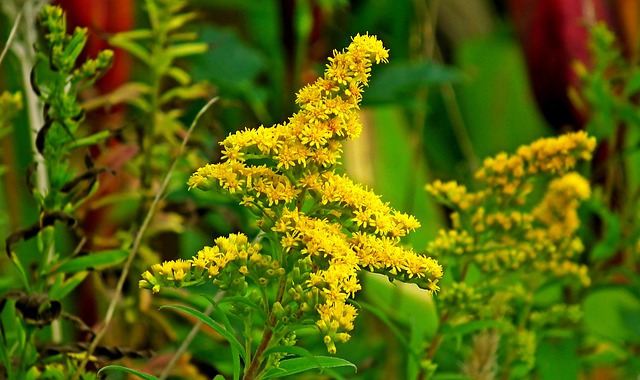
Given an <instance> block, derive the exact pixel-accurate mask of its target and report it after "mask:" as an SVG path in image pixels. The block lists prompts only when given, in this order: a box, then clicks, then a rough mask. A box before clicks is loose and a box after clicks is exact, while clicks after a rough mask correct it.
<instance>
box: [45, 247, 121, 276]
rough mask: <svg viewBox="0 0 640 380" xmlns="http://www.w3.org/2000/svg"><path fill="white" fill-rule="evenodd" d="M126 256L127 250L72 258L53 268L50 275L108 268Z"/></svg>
mask: <svg viewBox="0 0 640 380" xmlns="http://www.w3.org/2000/svg"><path fill="white" fill-rule="evenodd" d="M128 254H129V252H128V251H127V250H124V249H114V250H109V251H102V252H97V253H91V254H88V255H85V256H79V257H74V258H71V259H69V260H67V261H63V262H62V263H61V264H60V265H58V266H55V267H54V268H53V270H52V271H51V273H75V272H80V271H83V270H87V269H103V268H108V267H111V266H114V265H116V264H119V263H121V262H122V261H124V259H126V258H127V255H128Z"/></svg>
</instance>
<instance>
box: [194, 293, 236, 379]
mask: <svg viewBox="0 0 640 380" xmlns="http://www.w3.org/2000/svg"><path fill="white" fill-rule="evenodd" d="M202 296H203V297H204V298H206V299H207V301H209V303H211V305H212V306H213V307H214V313H215V314H216V316H217V317H218V319H220V320H221V321H222V324H223V325H224V328H225V330H226V331H227V332H228V333H229V335H230V336H231V337H234V339H235V336H234V331H233V327H231V322H230V321H229V318H227V315H226V314H225V313H224V311H223V310H222V309H220V306H219V304H218V302H216V301H215V300H214V299H213V298H211V297H209V296H207V295H202ZM238 343H239V342H238ZM231 358H232V360H233V378H234V380H236V379H239V378H240V356H239V350H238V348H237V347H235V346H234V345H233V344H232V345H231Z"/></svg>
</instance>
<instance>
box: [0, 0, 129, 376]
mask: <svg viewBox="0 0 640 380" xmlns="http://www.w3.org/2000/svg"><path fill="white" fill-rule="evenodd" d="M39 22H40V25H41V27H42V29H43V31H44V32H43V33H44V35H43V41H42V46H40V49H41V50H39V55H38V61H37V63H36V66H35V67H34V68H33V70H34V71H33V74H32V78H33V81H32V83H31V86H32V88H33V90H34V91H35V93H36V94H37V95H38V97H39V99H40V100H41V102H42V103H43V113H44V120H45V125H43V126H42V127H41V129H40V130H39V131H38V133H37V137H36V139H35V145H36V148H37V149H38V153H39V154H40V155H41V156H42V159H41V160H39V161H37V163H34V166H32V168H33V169H32V170H31V171H30V172H29V173H28V184H29V185H30V186H31V188H30V190H31V191H32V194H33V196H34V198H35V200H36V201H37V203H38V206H39V212H40V215H39V220H38V221H37V222H35V223H34V224H33V225H32V226H30V227H27V228H22V229H19V230H17V231H15V232H13V233H12V234H11V235H10V236H9V237H8V238H7V241H6V248H7V255H8V256H9V257H10V258H11V261H12V262H13V264H14V265H15V268H16V272H17V277H18V278H19V279H20V280H21V281H22V289H23V290H18V289H13V290H11V291H9V292H7V293H5V294H3V296H2V300H1V308H0V309H2V315H3V321H2V325H3V330H2V331H3V334H2V344H1V345H0V351H1V352H2V354H1V358H2V368H3V370H4V372H5V373H6V374H7V376H8V378H9V379H23V378H29V377H31V376H37V375H41V376H48V377H49V378H68V376H72V375H74V374H75V370H74V369H73V368H74V364H73V363H72V362H65V361H64V360H62V362H63V363H56V364H53V363H52V364H48V365H46V366H44V368H43V367H42V365H41V363H42V360H43V358H44V356H42V355H43V353H41V352H39V351H38V350H37V347H38V346H39V345H40V344H41V342H42V338H43V337H42V334H40V333H39V332H38V330H39V329H41V328H45V327H47V328H48V333H49V334H50V335H53V336H55V335H60V334H61V332H60V329H61V326H60V322H59V318H60V317H61V316H62V315H63V313H62V304H61V301H62V300H63V299H64V298H65V297H66V296H67V295H68V294H69V293H70V292H71V291H73V289H74V288H75V287H77V286H78V285H79V284H80V283H81V282H82V280H83V279H84V278H85V277H86V276H87V269H89V268H90V267H91V266H92V265H96V264H98V265H101V266H103V267H109V266H113V265H115V264H117V263H118V258H117V257H114V256H113V255H99V256H98V257H99V258H100V260H98V261H97V262H93V259H92V258H89V257H90V256H85V257H84V258H82V257H72V256H71V255H70V254H69V253H67V252H64V250H62V249H60V248H59V247H56V243H55V238H56V230H58V226H57V225H56V224H57V222H64V223H65V224H67V225H68V226H73V225H74V224H75V223H76V221H75V217H74V215H73V214H74V212H75V211H76V210H77V208H78V207H79V206H80V205H81V204H82V203H83V202H84V201H85V200H86V199H87V198H88V197H89V196H90V195H91V194H92V192H93V191H94V190H95V189H96V176H97V174H98V173H99V172H100V171H101V169H97V168H94V166H93V163H92V162H91V160H90V159H87V160H86V166H87V169H86V171H84V172H83V173H81V174H77V173H76V169H75V168H73V167H72V165H71V164H70V159H71V155H72V152H73V151H74V150H75V149H77V148H79V147H82V146H84V145H86V144H93V143H95V142H97V141H100V140H101V139H104V138H105V137H106V135H105V134H95V135H88V136H83V134H82V131H81V129H80V124H81V122H82V120H83V118H84V111H83V109H82V107H81V106H80V103H79V101H78V96H79V92H80V91H81V90H82V89H83V88H86V87H87V86H89V85H90V84H91V83H93V82H94V81H95V80H96V79H97V78H98V76H99V75H100V74H101V73H102V72H103V71H104V70H105V69H106V68H107V67H108V66H109V65H110V63H111V59H112V56H113V53H112V52H111V51H108V50H107V51H103V52H101V53H100V54H99V55H98V57H97V58H95V59H90V60H87V61H85V62H84V63H82V64H78V62H77V61H78V58H79V56H80V53H81V51H82V50H83V48H84V45H85V43H86V39H87V37H86V31H85V30H83V29H76V30H75V31H74V32H73V34H71V35H68V34H67V33H66V21H65V17H64V14H63V12H62V10H61V9H60V8H58V7H50V6H46V7H44V8H43V9H42V11H41V13H40V19H39ZM2 99H3V101H2V104H3V106H9V105H12V106H13V107H14V110H18V109H19V107H18V106H19V105H20V99H21V97H20V96H19V95H16V96H14V97H12V98H11V97H6V96H3V97H2ZM7 101H12V102H9V103H7ZM2 114H3V122H4V121H5V120H6V119H5V117H9V116H10V115H11V114H12V112H2ZM5 115H6V116H5ZM32 238H35V239H37V242H38V244H37V247H38V252H37V254H36V255H35V256H37V257H38V261H36V262H35V263H33V264H31V263H29V266H30V270H29V271H27V270H26V266H27V263H28V261H27V260H26V259H25V258H21V257H20V256H19V255H17V254H16V253H15V252H14V251H13V246H14V245H15V244H16V243H18V242H20V241H22V240H29V239H32ZM89 262H91V263H89ZM5 324H8V325H9V326H11V328H8V327H9V326H7V325H5ZM56 331H57V332H56ZM50 339H51V340H54V343H59V339H60V338H55V339H54V338H52V337H50ZM50 339H46V338H45V339H44V341H45V342H46V341H49V340H50ZM56 340H58V341H56ZM41 371H42V372H41ZM78 375H82V378H90V377H87V376H85V375H84V374H80V373H78Z"/></svg>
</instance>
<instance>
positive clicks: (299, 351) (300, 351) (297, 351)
mask: <svg viewBox="0 0 640 380" xmlns="http://www.w3.org/2000/svg"><path fill="white" fill-rule="evenodd" d="M276 353H284V354H291V355H296V356H300V357H303V358H307V359H309V360H311V361H313V362H315V363H316V365H317V368H320V369H321V370H322V368H323V367H322V363H320V361H319V360H318V359H316V357H315V356H313V354H312V353H311V352H309V350H307V349H304V348H302V347H298V346H275V347H271V348H269V349H266V350H265V351H264V352H263V353H262V356H263V357H267V356H269V355H272V354H276Z"/></svg>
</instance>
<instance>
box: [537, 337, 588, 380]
mask: <svg viewBox="0 0 640 380" xmlns="http://www.w3.org/2000/svg"><path fill="white" fill-rule="evenodd" d="M536 352H537V354H536V368H537V370H538V374H539V375H540V379H541V380H565V379H578V378H579V376H578V373H579V369H580V361H579V358H578V343H577V342H576V341H575V340H574V339H554V340H545V341H542V342H541V343H540V346H539V347H538V349H537V351H536Z"/></svg>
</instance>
